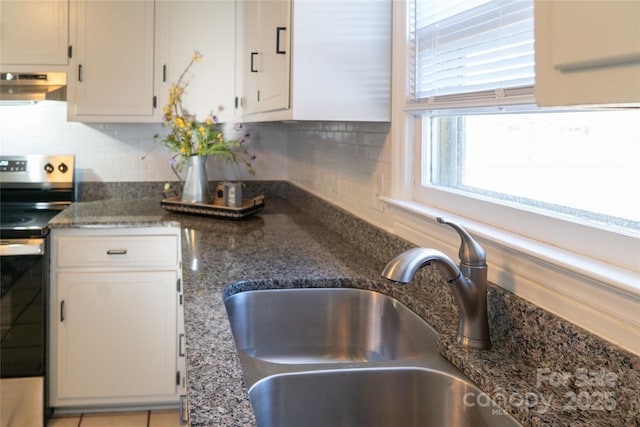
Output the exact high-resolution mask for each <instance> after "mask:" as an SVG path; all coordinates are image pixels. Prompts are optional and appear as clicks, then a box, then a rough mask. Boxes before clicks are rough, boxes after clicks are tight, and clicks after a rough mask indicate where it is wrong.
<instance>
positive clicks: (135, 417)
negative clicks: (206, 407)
mask: <svg viewBox="0 0 640 427" xmlns="http://www.w3.org/2000/svg"><path fill="white" fill-rule="evenodd" d="M180 426H181V425H180V416H179V413H178V410H173V411H143V412H123V413H112V414H82V415H71V416H54V417H52V418H50V419H49V422H48V423H47V427H180Z"/></svg>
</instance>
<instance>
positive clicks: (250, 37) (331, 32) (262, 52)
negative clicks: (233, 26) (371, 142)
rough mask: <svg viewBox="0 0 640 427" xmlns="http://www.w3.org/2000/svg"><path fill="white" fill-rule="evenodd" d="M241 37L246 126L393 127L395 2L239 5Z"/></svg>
mask: <svg viewBox="0 0 640 427" xmlns="http://www.w3.org/2000/svg"><path fill="white" fill-rule="evenodd" d="M256 9H257V10H256ZM237 31H238V35H239V36H238V46H239V51H238V54H237V56H236V66H237V68H238V73H237V74H238V76H240V78H241V81H239V82H238V89H237V95H238V98H239V102H238V107H239V108H238V116H239V117H240V118H241V119H242V120H244V121H249V122H251V121H278V120H339V121H389V120H390V94H391V1H390V0H371V1H366V2H365V1H354V0H346V1H324V0H300V1H298V0H292V1H291V2H290V1H286V0H261V1H250V0H240V1H239V2H238V29H237ZM256 34H258V37H257V39H256Z"/></svg>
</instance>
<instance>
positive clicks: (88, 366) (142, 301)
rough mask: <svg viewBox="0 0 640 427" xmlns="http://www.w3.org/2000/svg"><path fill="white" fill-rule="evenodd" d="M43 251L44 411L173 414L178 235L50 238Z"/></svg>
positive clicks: (179, 379) (180, 388)
mask: <svg viewBox="0 0 640 427" xmlns="http://www.w3.org/2000/svg"><path fill="white" fill-rule="evenodd" d="M123 231H126V234H123ZM145 242H147V243H146V247H145ZM51 243H52V244H51V257H52V258H51V299H50V343H51V345H50V359H49V372H50V378H49V404H50V406H52V407H54V408H63V409H64V408H67V409H68V408H78V409H84V408H93V407H100V408H105V407H109V408H119V407H133V406H135V407H150V408H151V407H154V406H158V407H160V406H178V402H179V400H180V398H181V396H182V395H184V393H185V378H184V375H185V362H184V331H183V329H184V325H183V310H182V289H181V288H182V286H181V272H180V235H179V229H178V228H175V229H173V228H161V229H156V228H144V229H132V228H125V229H117V228H115V229H100V230H89V229H64V230H62V229H60V230H58V229H56V230H52V233H51ZM154 253H157V254H159V255H160V258H161V259H163V260H164V264H160V263H158V262H157V260H156V259H154V258H153V257H150V256H149V254H154ZM170 254H173V256H170ZM167 255H169V256H167ZM105 258H106V260H105ZM74 260H75V261H74Z"/></svg>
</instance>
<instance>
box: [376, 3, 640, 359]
mask: <svg viewBox="0 0 640 427" xmlns="http://www.w3.org/2000/svg"><path fill="white" fill-rule="evenodd" d="M542 1H544V0H542ZM533 3H534V0H457V1H456V0H448V1H439V0H406V2H404V1H403V2H400V1H399V2H393V4H394V46H393V55H394V58H393V67H394V70H393V75H394V80H393V82H394V85H395V86H394V90H393V108H392V127H391V130H392V135H391V139H392V144H391V153H392V155H391V171H392V179H391V196H389V197H382V200H383V201H385V202H386V206H388V207H389V209H390V210H391V213H392V215H391V225H390V227H391V228H392V229H393V230H394V232H395V233H396V234H398V235H399V236H401V237H403V238H405V239H407V240H409V241H412V242H413V243H415V244H418V245H436V246H435V247H438V248H439V249H441V250H443V251H445V252H446V253H449V254H450V255H451V256H452V257H455V253H456V251H457V244H458V243H459V242H457V241H455V240H452V238H451V235H450V232H449V231H448V230H443V229H442V227H441V226H440V225H438V224H437V223H436V222H435V221H434V220H433V219H434V217H436V216H449V217H451V218H453V219H457V220H459V221H460V222H461V223H462V224H463V225H464V226H465V227H466V228H467V229H468V230H469V231H470V232H471V233H472V234H474V235H475V237H477V238H479V240H480V241H481V242H482V243H483V246H484V247H485V250H487V262H488V264H489V280H490V281H491V282H492V283H494V284H497V285H499V286H502V287H504V288H506V289H508V290H510V291H512V292H514V293H516V294H518V295H519V296H521V297H523V298H525V299H527V300H529V301H531V302H533V303H535V304H538V305H539V306H541V307H543V308H545V309H547V310H549V311H552V312H554V313H556V314H559V315H561V316H562V317H564V318H566V319H568V320H570V321H573V322H575V323H576V324H578V325H580V326H582V327H584V328H586V329H588V330H590V331H592V332H595V333H596V334H599V335H601V336H603V337H605V338H606V339H609V340H611V341H613V342H615V343H618V344H620V345H622V346H623V347H625V348H628V349H631V350H632V351H633V352H636V353H638V352H640V346H638V339H637V331H638V327H639V326H640V324H639V323H638V316H637V313H638V309H640V281H639V280H638V279H639V277H640V276H639V272H640V270H639V267H640V265H639V263H638V260H639V258H640V239H639V237H640V227H639V222H640V217H639V215H640V197H638V188H637V187H638V185H637V182H640V168H638V167H637V165H636V163H638V160H639V159H640V156H639V154H640V143H638V141H640V133H639V132H640V126H638V125H637V124H638V123H639V122H640V110H638V109H636V110H633V109H630V110H610V111H604V110H600V111H598V110H594V109H588V110H586V109H583V110H579V109H573V110H564V111H563V110H560V109H540V108H538V107H537V106H536V105H535V96H534V89H535V88H534V84H535V67H534V66H535V63H534V58H535V55H534V53H535V52H534V49H535V44H534V33H533V28H534V27H533V6H534V4H533ZM638 354H640V353H638Z"/></svg>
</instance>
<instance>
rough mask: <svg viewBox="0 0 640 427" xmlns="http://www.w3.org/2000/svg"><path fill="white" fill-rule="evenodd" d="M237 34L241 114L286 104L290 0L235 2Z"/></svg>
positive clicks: (287, 102)
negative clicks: (236, 7)
mask: <svg viewBox="0 0 640 427" xmlns="http://www.w3.org/2000/svg"><path fill="white" fill-rule="evenodd" d="M238 5H239V7H238V33H239V34H241V36H240V37H239V41H241V43H240V44H239V46H240V51H239V53H238V55H237V59H236V61H237V66H238V69H239V70H241V71H240V72H239V74H240V75H241V76H242V77H241V78H242V86H241V89H240V91H239V94H240V95H239V97H240V103H241V107H242V112H243V113H244V114H255V113H263V112H267V111H275V110H283V109H287V108H289V73H290V71H289V69H290V66H289V63H290V55H291V52H290V43H289V40H290V35H291V25H290V3H289V1H288V0H260V1H241V2H239V3H238Z"/></svg>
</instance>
